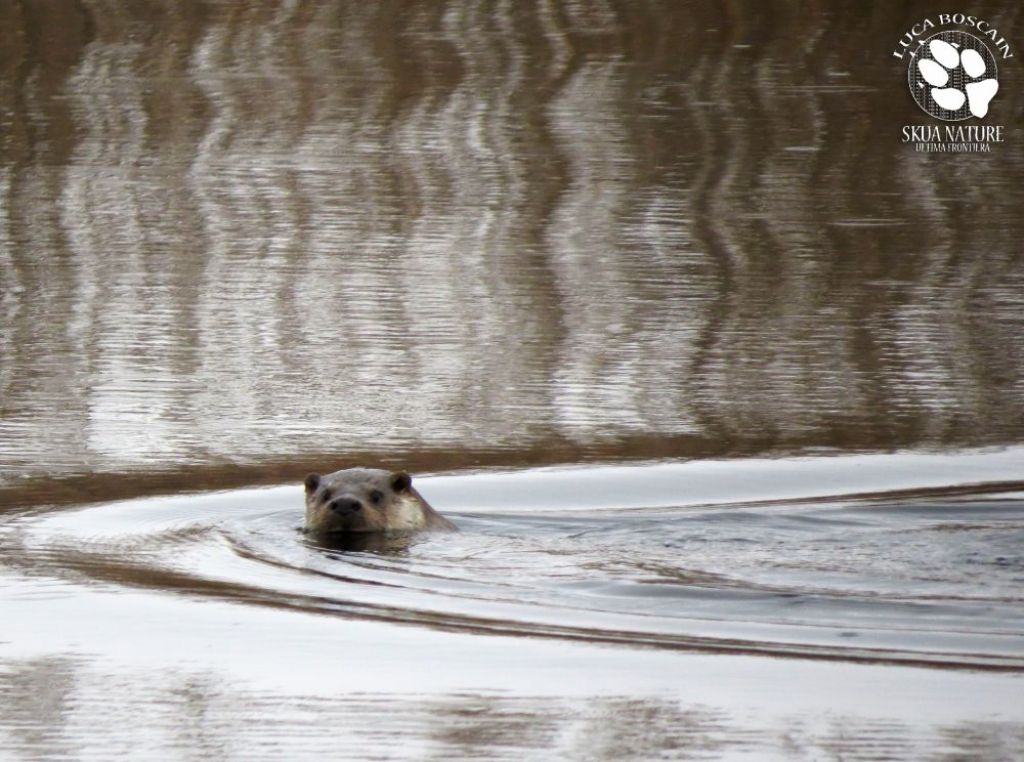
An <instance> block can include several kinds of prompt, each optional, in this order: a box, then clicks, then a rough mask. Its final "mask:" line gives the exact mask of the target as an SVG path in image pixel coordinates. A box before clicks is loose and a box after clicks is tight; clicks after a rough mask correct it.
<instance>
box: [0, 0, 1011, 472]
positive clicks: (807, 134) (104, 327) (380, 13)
mask: <svg viewBox="0 0 1024 762" xmlns="http://www.w3.org/2000/svg"><path fill="white" fill-rule="evenodd" d="M978 10H979V12H981V11H983V10H984V9H983V8H979V9H978ZM0 13H2V15H3V18H2V19H0V29H2V30H3V31H2V32H0V35H2V36H3V39H2V44H0V49H2V50H3V51H4V55H3V57H2V60H0V67H2V71H3V76H2V77H0V136H2V137H0V150H2V162H0V264H2V271H0V279H2V282H0V292H2V297H0V299H2V309H0V329H2V330H0V335H2V345H0V396H2V400H3V415H2V418H0V478H2V479H4V480H5V481H7V482H8V483H10V481H11V479H12V478H13V477H14V476H16V475H18V474H25V475H37V476H42V475H43V474H45V473H58V474H65V473H74V472H86V471H90V470H96V469H99V470H107V471H109V470H114V471H117V470H123V469H126V468H139V467H160V468H168V467H174V466H181V465H182V464H196V465H200V464H214V463H224V462H228V461H230V462H236V463H245V462H253V461H256V462H259V461H268V460H277V461H278V462H280V461H282V460H287V459H289V458H290V459H292V460H295V459H296V458H298V457H300V456H303V455H308V454H310V453H318V454H344V453H351V452H369V453H376V454H387V453H393V454H396V455H398V456H401V455H402V454H406V453H409V452H411V451H423V450H425V449H444V450H458V451H462V452H466V451H470V450H474V451H494V450H498V451H505V452H510V453H511V452H517V451H523V450H527V449H537V448H554V447H571V448H575V450H574V452H576V453H577V454H583V455H585V454H586V453H587V452H597V451H598V450H600V451H601V453H602V454H603V455H605V456H607V455H622V454H625V455H634V456H635V455H643V454H648V455H651V454H659V455H677V456H678V455H706V454H710V453H730V452H750V451H759V450H764V449H766V448H767V449H771V448H778V447H782V448H785V449H791V450H792V449H797V448H805V447H828V446H837V447H843V448H857V447H890V446H894V445H910V444H926V445H951V444H958V445H962V444H978V443H1001V442H1007V441H1013V440H1019V439H1020V436H1021V433H1022V427H1024V423H1022V422H1024V387H1022V386H1021V383H1022V382H1021V379H1022V378H1024V354H1022V352H1021V342H1020V341H1019V340H1018V338H1019V336H1020V335H1021V333H1022V331H1024V309H1022V302H1021V296H1020V295H1021V293H1022V289H1024V267H1022V266H1021V260H1020V247H1019V245H1018V242H1019V240H1020V239H1021V237H1022V229H1021V225H1022V223H1021V219H1022V218H1021V216H1020V214H1019V210H1020V208H1021V198H1020V192H1021V191H1020V184H1019V182H1018V179H1019V177H1020V176H1021V172H1022V158H1024V147H1022V144H1021V141H1019V140H1014V139H1011V140H1008V141H1007V142H1006V143H1005V144H1004V145H1001V146H999V151H998V152H997V154H994V155H991V156H989V155H984V154H980V155H973V156H970V157H963V156H945V155H944V156H926V155H920V154H916V153H913V152H911V151H908V150H907V149H905V148H904V147H903V146H900V145H898V143H897V139H898V129H899V125H901V124H902V123H904V122H907V121H911V120H913V119H915V118H916V106H914V104H913V102H912V101H911V99H909V98H907V97H906V96H907V94H906V92H905V90H904V89H903V83H902V81H901V79H900V77H899V76H897V75H898V72H894V71H893V68H892V65H891V64H890V62H889V61H887V60H885V57H884V56H881V55H878V56H876V55H874V54H871V55H868V51H877V50H879V49H883V48H887V47H890V46H889V43H890V42H891V40H892V39H895V38H896V37H898V35H899V33H900V31H901V30H902V29H903V26H904V25H905V21H906V18H905V14H904V12H903V10H902V9H900V8H899V7H898V4H889V5H887V6H886V7H885V8H874V7H873V8H871V9H870V10H868V9H866V8H864V9H861V8H858V7H855V6H851V7H850V8H847V9H841V8H831V7H829V8H826V7H822V8H817V9H803V10H802V11H801V12H799V13H796V12H795V11H794V10H793V9H792V8H791V7H790V6H788V5H786V4H764V3H746V2H743V3H739V4H733V5H730V6H727V7H724V8H718V7H717V6H712V5H708V4H689V3H674V4H662V3H658V2H654V1H653V0H652V1H651V2H647V3H627V4H606V3H602V2H593V3H589V2H587V3H584V2H569V3H551V2H546V1H540V2H536V3H513V2H499V3H496V4H493V5H490V4H486V5H485V4H481V3H477V2H449V3H444V4H430V3H412V2H395V3H386V4H369V5H367V4H359V3H342V4H340V5H339V4H337V3H313V4H302V5H292V4H285V5H279V4H272V3H268V4H249V3H246V4H238V5H236V4H233V3H222V4H216V5H213V6H200V5H198V4H192V3H185V4H179V3H168V4H161V3H146V4H134V3H133V4H115V5H110V4H104V3H97V2H91V0H90V1H87V2H84V3H81V4H71V3H54V4H41V3H28V4H7V5H5V6H3V10H2V11H0ZM982 15H985V16H988V17H994V18H998V19H999V21H1000V23H999V28H1000V31H1001V32H1002V33H1004V34H1005V35H1006V36H1007V38H1008V39H1012V38H1013V35H1014V18H1013V17H1011V16H1000V14H999V12H998V9H995V8H993V9H992V12H991V13H983V14H982ZM882 42H885V43H886V44H885V45H883V44H882ZM1008 68H1010V67H1008ZM1007 76H1010V77H1012V76H1014V75H1013V74H1012V71H1011V72H1008V74H1007ZM1021 92H1022V91H1021V89H1020V88H1014V87H1012V86H1009V85H1008V86H1007V87H1005V88H1003V89H1002V91H1001V92H1000V95H999V102H998V103H997V106H998V108H999V110H1000V113H1001V115H1002V117H1004V118H1005V117H1006V116H1007V115H1009V114H1013V113H1016V112H1017V111H1019V109H1020V103H1021V101H1020V99H1021V97H1022V96H1021V95H1020V93H1021ZM995 108H996V106H994V109H995ZM509 457H514V456H509ZM463 460H464V461H465V460H466V459H465V458H463Z"/></svg>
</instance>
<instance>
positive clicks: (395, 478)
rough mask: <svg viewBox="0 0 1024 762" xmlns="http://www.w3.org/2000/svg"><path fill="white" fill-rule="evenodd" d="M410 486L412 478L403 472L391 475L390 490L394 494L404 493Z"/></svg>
mask: <svg viewBox="0 0 1024 762" xmlns="http://www.w3.org/2000/svg"><path fill="white" fill-rule="evenodd" d="M411 486H412V477H411V476H409V474H407V473H405V472H404V471H399V472H398V473H396V474H392V475H391V489H393V490H394V491H395V492H404V491H405V490H407V489H409V487H411Z"/></svg>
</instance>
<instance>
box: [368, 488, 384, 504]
mask: <svg viewBox="0 0 1024 762" xmlns="http://www.w3.org/2000/svg"><path fill="white" fill-rule="evenodd" d="M383 499H384V493H383V492H381V491H380V490H379V489H375V490H374V491H373V492H371V493H370V502H371V503H373V504H374V505H376V504H377V503H379V502H380V501H381V500H383Z"/></svg>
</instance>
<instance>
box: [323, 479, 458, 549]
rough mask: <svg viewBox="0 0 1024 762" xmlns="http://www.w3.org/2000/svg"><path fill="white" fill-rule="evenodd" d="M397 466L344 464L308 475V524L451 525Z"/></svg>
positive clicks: (357, 528) (339, 527) (335, 527)
mask: <svg viewBox="0 0 1024 762" xmlns="http://www.w3.org/2000/svg"><path fill="white" fill-rule="evenodd" d="M455 528H456V527H455V525H454V524H452V523H451V522H450V521H448V519H446V518H444V517H443V516H442V515H441V514H439V513H438V512H437V511H435V510H434V509H433V508H432V507H431V506H430V504H429V503H427V501H426V500H424V499H423V496H422V495H420V493H419V492H417V491H416V490H415V489H414V488H413V486H412V477H410V476H409V475H408V474H406V473H403V472H401V471H384V470H382V469H378V468H348V469H345V470H342V471H335V472H334V473H333V474H327V475H325V476H321V475H320V474H310V475H309V476H307V477H306V530H307V531H309V532H316V533H324V534H327V533H339V532H345V533H350V532H351V533H371V532H415V531H419V530H423V529H448V530H451V529H455Z"/></svg>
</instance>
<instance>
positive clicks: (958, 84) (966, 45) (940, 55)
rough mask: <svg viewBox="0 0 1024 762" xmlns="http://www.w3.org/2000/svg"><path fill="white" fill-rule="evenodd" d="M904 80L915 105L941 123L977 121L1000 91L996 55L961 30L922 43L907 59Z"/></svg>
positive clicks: (930, 38) (938, 35) (933, 37)
mask: <svg viewBox="0 0 1024 762" xmlns="http://www.w3.org/2000/svg"><path fill="white" fill-rule="evenodd" d="M907 80H908V82H909V84H910V94H911V95H913V96H914V101H915V102H916V103H917V105H918V106H920V107H921V108H922V109H923V110H924V111H926V112H927V113H928V114H930V115H931V116H933V117H935V118H936V119H941V120H943V121H944V122H959V121H960V120H962V119H970V118H971V117H972V116H974V117H978V118H979V119H980V118H981V117H983V116H985V114H987V113H988V104H989V102H990V101H991V100H992V98H993V97H995V94H996V93H997V92H998V91H999V80H998V72H997V70H996V59H995V56H993V55H992V52H991V51H990V50H989V49H988V46H987V45H985V43H984V42H982V41H981V40H979V39H978V38H977V37H975V36H974V35H973V34H968V33H967V32H960V31H950V32H939V33H938V34H934V35H932V36H931V37H929V38H928V39H927V40H925V41H924V42H923V43H922V44H921V46H920V47H919V48H918V50H917V55H915V56H914V57H913V58H912V59H911V60H910V66H909V68H908V69H907Z"/></svg>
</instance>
